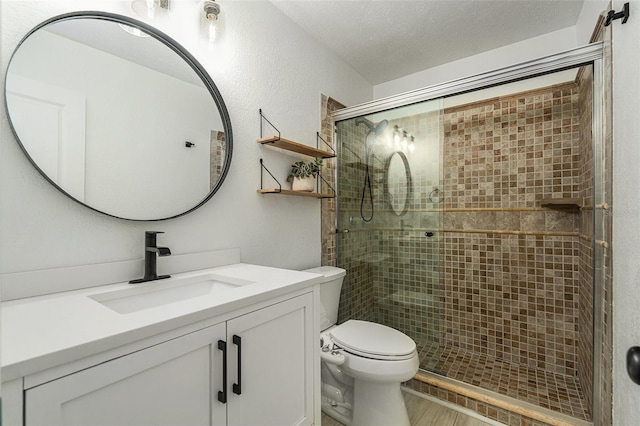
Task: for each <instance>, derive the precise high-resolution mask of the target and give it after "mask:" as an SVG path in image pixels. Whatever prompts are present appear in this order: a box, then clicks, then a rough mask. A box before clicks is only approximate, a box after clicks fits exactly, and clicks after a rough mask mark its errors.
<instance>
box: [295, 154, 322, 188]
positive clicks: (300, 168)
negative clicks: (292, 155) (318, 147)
mask: <svg viewBox="0 0 640 426" xmlns="http://www.w3.org/2000/svg"><path fill="white" fill-rule="evenodd" d="M321 164H322V158H321V157H316V158H315V160H313V161H310V162H308V163H305V162H304V161H297V162H295V163H293V164H292V165H291V174H290V175H289V177H288V178H287V182H292V183H291V189H293V190H294V191H307V192H309V191H313V190H314V188H315V186H316V176H317V175H318V172H319V171H320V165H321Z"/></svg>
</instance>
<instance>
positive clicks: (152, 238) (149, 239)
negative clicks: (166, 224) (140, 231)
mask: <svg viewBox="0 0 640 426" xmlns="http://www.w3.org/2000/svg"><path fill="white" fill-rule="evenodd" d="M157 234H164V232H163V231H145V233H144V243H145V245H146V246H147V247H155V246H156V235H157Z"/></svg>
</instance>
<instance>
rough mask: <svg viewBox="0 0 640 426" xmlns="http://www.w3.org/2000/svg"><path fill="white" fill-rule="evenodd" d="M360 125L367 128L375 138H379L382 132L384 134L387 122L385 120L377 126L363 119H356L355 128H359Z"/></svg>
mask: <svg viewBox="0 0 640 426" xmlns="http://www.w3.org/2000/svg"><path fill="white" fill-rule="evenodd" d="M361 124H364V125H365V126H367V127H368V128H369V133H375V134H376V136H380V135H381V134H382V132H384V131H385V129H386V128H387V126H388V125H389V122H388V121H387V120H382V121H381V122H379V123H378V124H375V125H374V124H373V123H372V122H370V121H369V120H367V119H366V118H364V117H358V118H356V126H359V125H361Z"/></svg>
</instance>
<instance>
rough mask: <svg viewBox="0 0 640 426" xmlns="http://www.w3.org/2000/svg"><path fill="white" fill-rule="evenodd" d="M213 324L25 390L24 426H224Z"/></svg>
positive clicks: (218, 332) (217, 334)
mask: <svg viewBox="0 0 640 426" xmlns="http://www.w3.org/2000/svg"><path fill="white" fill-rule="evenodd" d="M219 339H220V340H223V341H224V340H225V324H224V323H222V324H218V325H216V326H213V327H209V328H206V329H203V330H200V331H197V332H194V333H191V334H187V335H185V336H182V337H179V338H177V339H173V340H170V341H167V342H164V343H161V344H159V345H156V346H152V347H150V348H147V349H144V350H141V351H139V352H135V353H132V354H130V355H126V356H124V357H121V358H117V359H114V360H112V361H109V362H106V363H104V364H100V365H97V366H95V367H92V368H89V369H87V370H83V371H80V372H78V373H75V374H71V375H69V376H66V377H63V378H60V379H58V380H54V381H52V382H49V383H45V384H43V385H41V386H37V387H34V388H32V389H29V390H27V391H26V396H25V414H26V424H27V425H28V426H35V425H46V426H57V425H78V426H90V425H91V426H95V425H104V426H107V425H108V426H125V425H126V426H134V425H135V426H144V425H149V426H161V425H167V426H169V425H170V426H176V425H180V426H187V425H197V426H203V425H224V424H226V406H225V404H223V403H221V402H219V401H218V391H221V390H222V361H223V357H222V352H221V351H220V350H219V349H218V340H219Z"/></svg>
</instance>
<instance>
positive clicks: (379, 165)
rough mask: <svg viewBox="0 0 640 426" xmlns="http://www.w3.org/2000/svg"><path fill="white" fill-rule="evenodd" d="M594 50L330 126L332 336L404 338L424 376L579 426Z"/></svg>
mask: <svg viewBox="0 0 640 426" xmlns="http://www.w3.org/2000/svg"><path fill="white" fill-rule="evenodd" d="M597 49H598V46H592V47H591V50H589V49H587V51H588V52H589V53H588V54H585V53H584V51H580V53H579V55H578V57H580V58H582V59H577V60H576V61H575V62H576V63H575V64H573V65H572V66H571V67H567V66H566V64H565V65H562V66H556V68H557V69H561V70H558V71H555V70H553V71H552V70H551V69H549V68H547V69H544V70H543V71H538V72H536V71H529V74H530V75H528V76H526V78H523V77H522V73H519V74H518V73H514V74H512V77H511V78H504V79H503V81H500V82H499V83H500V84H498V83H496V82H493V81H492V80H491V79H490V78H488V79H486V80H485V85H484V86H483V83H482V82H481V81H479V82H476V83H474V84H475V86H473V87H467V86H464V85H461V86H460V87H459V88H456V87H455V86H456V85H455V84H454V85H452V87H449V88H444V89H438V90H440V91H441V92H443V95H442V96H431V95H430V94H429V93H427V94H423V95H421V96H422V97H423V98H425V99H423V100H418V101H416V99H415V96H416V95H413V94H409V95H408V96H407V99H404V100H403V99H401V98H397V97H395V98H393V99H390V100H386V101H385V100H382V101H379V102H377V103H372V104H371V105H368V106H362V107H354V108H349V109H345V110H344V111H339V112H338V113H337V114H336V115H335V126H336V144H337V152H338V162H337V194H338V199H337V219H336V244H337V265H338V266H340V267H343V268H345V269H346V270H347V279H346V282H345V285H344V289H343V291H344V293H343V295H342V299H341V300H342V302H341V306H340V313H339V315H340V318H339V320H340V321H341V322H342V321H345V320H347V319H350V318H352V319H366V320H370V321H374V322H378V323H381V324H385V325H388V326H390V327H394V328H396V329H398V330H400V331H402V332H404V333H405V334H407V335H409V336H410V337H411V338H412V339H413V340H414V341H415V342H416V345H417V349H418V352H419V354H420V368H421V370H422V371H423V372H427V373H426V374H429V375H432V376H433V375H434V374H435V375H437V376H439V377H446V378H450V379H454V380H456V381H459V382H463V383H465V384H469V385H473V386H477V387H479V388H481V389H484V390H487V391H491V392H495V393H498V394H501V395H504V396H507V397H512V398H515V399H517V400H520V401H524V402H528V403H532V404H535V405H536V406H538V407H542V408H546V409H549V410H553V411H555V412H557V413H562V414H564V415H568V416H571V417H573V418H576V419H580V420H587V421H589V420H591V418H592V415H593V411H592V403H593V394H594V362H595V361H594V345H596V344H601V343H597V342H599V341H600V340H598V336H596V335H594V321H596V322H597V321H601V319H599V317H598V314H597V313H596V318H595V319H594V298H596V297H601V296H598V295H596V294H594V276H595V274H594V267H596V263H594V262H596V259H594V252H595V251H594V244H595V241H596V239H597V236H595V235H594V231H595V229H594V219H596V217H595V216H597V215H594V205H595V203H597V200H594V192H598V191H599V190H600V188H601V186H602V184H601V182H600V180H601V179H602V178H601V175H600V172H599V170H600V168H601V167H602V166H601V161H602V158H601V155H600V154H599V151H598V150H599V149H600V143H601V142H600V140H599V136H597V135H592V133H593V132H592V129H596V128H597V125H596V126H594V124H593V123H594V116H595V115H594V111H595V112H596V113H598V114H599V113H600V109H601V107H600V106H598V105H600V102H601V100H600V97H599V96H598V95H597V94H598V93H600V92H599V90H600V89H597V90H596V91H594V80H598V79H599V78H600V77H599V76H598V78H596V79H594V72H595V73H596V74H597V73H599V72H600V71H599V68H598V67H599V66H600V65H599V63H598V59H597V54H594V53H593V52H597V51H598V50H597ZM580 55H582V56H580ZM589 55H591V56H589ZM594 58H596V60H595V61H594ZM594 63H595V64H596V66H594ZM563 64H564V62H563ZM478 80H482V79H478ZM489 86H490V87H489ZM597 87H599V86H597ZM438 90H433V91H432V92H433V93H435V94H438ZM447 91H448V93H446V92H447ZM461 92H462V93H461ZM594 93H596V96H594ZM594 99H595V107H594ZM596 115H597V114H596ZM596 121H598V119H597V117H596ZM597 130H599V129H597ZM596 133H597V132H596ZM594 137H595V143H594ZM594 185H595V186H594ZM599 196H600V195H596V198H598V197H599ZM595 304H596V305H595V306H596V307H597V305H598V302H595ZM600 328H601V327H597V329H600ZM594 342H596V343H594ZM598 350H600V349H598ZM598 359H599V358H598ZM596 392H599V391H597V390H596ZM598 395H599V394H598Z"/></svg>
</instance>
